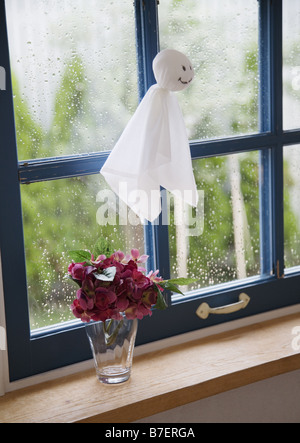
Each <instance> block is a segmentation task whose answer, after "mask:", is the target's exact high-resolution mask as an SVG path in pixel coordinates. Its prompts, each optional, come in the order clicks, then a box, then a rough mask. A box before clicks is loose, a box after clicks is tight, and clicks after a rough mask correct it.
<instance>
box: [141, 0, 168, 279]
mask: <svg viewBox="0 0 300 443" xmlns="http://www.w3.org/2000/svg"><path fill="white" fill-rule="evenodd" d="M157 9H158V4H157V0H136V22H137V56H138V72H139V92H140V99H142V98H143V96H144V95H145V94H146V92H147V91H148V89H149V88H150V87H151V86H152V85H153V84H155V82H156V81H155V77H154V74H153V69H152V63H153V59H154V58H155V56H156V55H157V53H158V52H159V37H158V10H157ZM162 204H163V207H165V208H163V213H164V211H166V210H167V208H166V193H165V192H163V203H162ZM162 219H163V215H161V216H160V219H159V220H158V221H157V222H156V223H154V224H150V223H149V224H147V225H146V226H145V249H146V253H147V254H148V255H149V256H150V260H149V267H150V268H151V269H156V268H158V269H160V272H161V274H162V275H163V276H164V278H169V276H170V261H169V236H168V226H167V224H166V223H163V222H162Z"/></svg>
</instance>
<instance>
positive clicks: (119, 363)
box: [86, 316, 138, 384]
mask: <svg viewBox="0 0 300 443" xmlns="http://www.w3.org/2000/svg"><path fill="white" fill-rule="evenodd" d="M137 326H138V322H137V320H129V319H127V318H126V317H125V316H124V318H123V319H122V320H120V321H119V320H106V322H101V321H100V322H95V323H89V324H87V325H86V332H87V336H88V339H89V342H90V345H91V349H92V353H93V357H94V364H95V368H96V373H97V376H98V379H99V381H100V382H102V383H105V384H117V383H124V382H125V381H127V380H128V379H129V378H130V375H131V368H132V360H133V352H134V347H135V339H136V334H137Z"/></svg>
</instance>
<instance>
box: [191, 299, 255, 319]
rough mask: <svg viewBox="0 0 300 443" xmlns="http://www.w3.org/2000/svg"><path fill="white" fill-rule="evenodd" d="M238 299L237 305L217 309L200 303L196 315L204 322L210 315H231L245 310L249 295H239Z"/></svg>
mask: <svg viewBox="0 0 300 443" xmlns="http://www.w3.org/2000/svg"><path fill="white" fill-rule="evenodd" d="M239 299H240V301H239V302H238V303H233V304H231V305H226V306H220V307H219V308H211V307H210V306H209V305H208V304H207V303H202V305H200V306H199V308H198V309H197V311H196V314H197V315H198V317H200V318H202V319H203V320H206V319H207V318H208V317H209V315H210V314H232V313H233V312H237V311H240V310H241V309H245V308H246V307H247V306H248V304H249V302H250V297H249V295H247V294H245V293H243V294H240V297H239Z"/></svg>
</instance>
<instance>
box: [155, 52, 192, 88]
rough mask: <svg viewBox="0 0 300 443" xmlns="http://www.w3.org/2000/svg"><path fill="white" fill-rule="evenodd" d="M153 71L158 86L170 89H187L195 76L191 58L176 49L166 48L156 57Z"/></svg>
mask: <svg viewBox="0 0 300 443" xmlns="http://www.w3.org/2000/svg"><path fill="white" fill-rule="evenodd" d="M153 72H154V75H155V79H156V81H157V84H158V86H160V87H161V88H165V89H168V90H169V91H182V90H183V89H186V88H187V87H188V86H189V85H190V83H191V81H192V80H193V78H194V76H195V73H194V69H193V66H192V64H191V62H190V60H189V59H188V58H187V57H186V56H185V55H184V54H182V53H181V52H179V51H176V50H175V49H165V50H163V51H161V52H160V53H159V54H158V55H157V56H156V57H155V59H154V61H153Z"/></svg>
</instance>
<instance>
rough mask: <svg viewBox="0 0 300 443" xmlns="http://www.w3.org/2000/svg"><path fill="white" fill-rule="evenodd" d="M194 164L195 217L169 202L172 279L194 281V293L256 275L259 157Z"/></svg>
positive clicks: (239, 157) (247, 156)
mask: <svg viewBox="0 0 300 443" xmlns="http://www.w3.org/2000/svg"><path fill="white" fill-rule="evenodd" d="M193 164H194V171H195V177H196V182H197V188H198V191H199V196H200V203H199V206H198V209H197V213H195V212H193V211H191V210H190V209H189V207H185V208H184V207H182V206H181V203H180V201H176V200H175V201H174V202H172V199H170V200H171V204H170V221H171V226H170V248H171V266H172V276H173V277H183V276H185V275H188V276H189V277H192V278H199V283H198V284H197V285H192V286H191V287H190V288H189V289H196V288H203V287H208V286H212V285H217V284H221V283H226V282H230V281H234V280H239V279H244V278H247V277H251V276H256V275H259V274H260V229H259V185H258V181H259V166H258V165H259V155H258V153H257V152H254V153H247V154H235V155H229V156H224V157H218V158H211V159H201V160H195V161H194V163H193ZM186 289H187V288H186Z"/></svg>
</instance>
